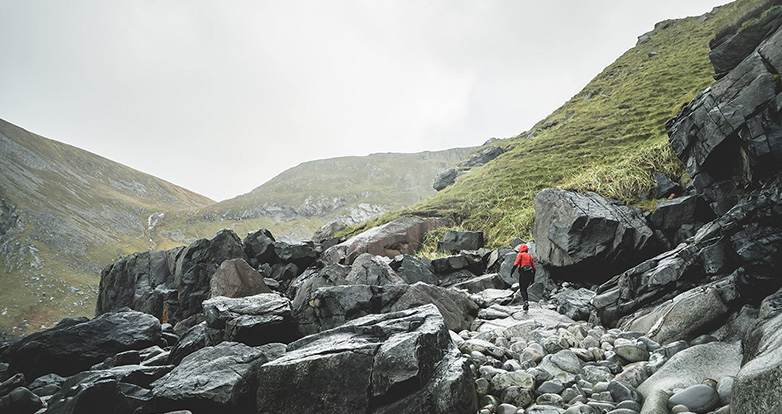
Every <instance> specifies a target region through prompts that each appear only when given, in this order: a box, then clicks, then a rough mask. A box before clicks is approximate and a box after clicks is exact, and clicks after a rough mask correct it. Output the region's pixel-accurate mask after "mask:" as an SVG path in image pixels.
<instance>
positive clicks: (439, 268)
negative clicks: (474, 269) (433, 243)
mask: <svg viewBox="0 0 782 414" xmlns="http://www.w3.org/2000/svg"><path fill="white" fill-rule="evenodd" d="M469 265H470V263H469V262H468V261H467V258H466V257H465V256H463V255H460V254H457V255H453V256H446V257H440V258H437V259H434V260H432V267H433V268H434V272H435V273H436V274H438V275H447V274H448V273H453V272H456V271H458V270H462V269H466V268H467V267H468V266H469Z"/></svg>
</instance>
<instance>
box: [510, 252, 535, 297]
mask: <svg viewBox="0 0 782 414" xmlns="http://www.w3.org/2000/svg"><path fill="white" fill-rule="evenodd" d="M528 252H529V248H528V247H527V245H526V244H521V245H519V254H518V256H516V261H515V262H514V263H513V269H512V270H511V271H510V274H511V276H513V272H515V271H516V270H517V269H518V270H519V290H520V291H521V298H522V299H524V310H525V311H526V310H529V295H527V287H529V285H530V284H532V280H533V279H535V270H536V269H535V260H534V259H533V258H532V255H531V254H529V253H528Z"/></svg>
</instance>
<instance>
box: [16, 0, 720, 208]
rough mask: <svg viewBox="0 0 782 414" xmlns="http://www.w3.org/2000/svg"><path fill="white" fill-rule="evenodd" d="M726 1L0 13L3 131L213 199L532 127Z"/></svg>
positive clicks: (488, 0)
mask: <svg viewBox="0 0 782 414" xmlns="http://www.w3.org/2000/svg"><path fill="white" fill-rule="evenodd" d="M725 3H727V1H724V0H686V1H683V0H654V1H651V0H643V1H634V0H538V1H525V0H514V1H492V0H474V1H461V0H425V1H424V0H410V1H407V0H404V1H397V0H382V1H381V0H367V1H341V0H329V1H321V0H311V1H309V0H308V1H291V0H284V1H282V0H280V1H233V0H232V1H194V0H155V1H151V0H149V1H105V0H93V1H81V0H69V1H56V0H51V1H39V0H13V1H9V0H0V118H3V119H5V120H7V121H9V122H11V123H14V124H16V125H19V126H21V127H22V128H25V129H27V130H29V131H32V132H35V133H37V134H40V135H43V136H45V137H47V138H52V139H55V140H58V141H62V142H66V143H69V144H71V145H75V146H77V147H80V148H83V149H86V150H88V151H91V152H94V153H96V154H99V155H102V156H104V157H107V158H110V159H112V160H114V161H118V162H121V163H123V164H125V165H128V166H131V167H133V168H135V169H138V170H141V171H144V172H147V173H150V174H153V175H155V176H157V177H160V178H163V179H165V180H168V181H171V182H173V183H175V184H178V185H181V186H183V187H186V188H188V189H190V190H193V191H195V192H198V193H200V194H203V195H205V196H208V197H210V198H212V199H214V200H217V201H219V200H224V199H227V198H231V197H234V196H236V195H239V194H242V193H246V192H248V191H250V190H252V189H253V188H255V187H257V186H259V185H261V184H262V183H264V182H265V181H267V180H269V179H270V178H272V177H273V176H275V175H277V174H279V173H280V172H282V171H284V170H286V169H288V168H290V167H293V166H295V165H297V164H299V163H301V162H304V161H309V160H314V159H323V158H331V157H338V156H345V155H367V154H370V153H375V152H419V151H425V150H440V149H446V148H453V147H463V146H476V145H480V144H482V143H483V142H484V141H486V140H487V139H489V138H491V137H500V138H505V137H510V136H515V135H517V134H518V133H520V132H522V131H525V130H527V129H529V128H530V127H531V126H532V125H533V124H534V123H535V122H537V121H539V120H540V119H542V118H544V117H546V116H547V115H548V114H549V113H551V112H552V111H553V110H554V109H556V108H557V107H559V106H560V105H561V104H563V103H564V102H565V101H566V100H568V99H570V98H571V97H572V96H573V95H575V94H576V93H578V92H579V91H580V90H581V89H582V88H583V87H584V86H585V85H586V84H587V83H588V82H589V81H590V80H591V79H592V78H593V77H594V76H595V75H597V74H598V73H600V71H601V70H602V69H603V68H604V67H606V66H608V65H609V64H610V63H611V62H613V61H614V60H615V59H616V58H617V57H619V56H620V55H621V54H622V53H624V52H625V51H626V50H628V49H630V48H631V47H633V46H634V45H635V42H636V40H637V37H638V36H639V35H641V34H643V33H645V32H647V31H649V30H652V28H653V27H654V23H656V22H658V21H661V20H664V19H668V18H679V17H685V16H693V15H701V14H703V13H705V12H708V11H710V10H711V9H712V8H713V7H714V6H717V5H720V4H725Z"/></svg>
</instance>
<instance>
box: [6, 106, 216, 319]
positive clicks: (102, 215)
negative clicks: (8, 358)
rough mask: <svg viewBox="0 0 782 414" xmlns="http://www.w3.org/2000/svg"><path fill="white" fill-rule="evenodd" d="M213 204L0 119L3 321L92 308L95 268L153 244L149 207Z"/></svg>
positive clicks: (51, 316) (151, 209) (97, 271)
mask: <svg viewBox="0 0 782 414" xmlns="http://www.w3.org/2000/svg"><path fill="white" fill-rule="evenodd" d="M213 203H214V201H212V200H210V199H208V198H206V197H204V196H201V195H198V194H196V193H193V192H192V191H188V190H186V189H184V188H181V187H178V186H176V185H173V184H171V183H168V182H166V181H163V180H161V179H158V178H155V177H153V176H151V175H149V174H144V173H142V172H139V171H136V170H134V169H132V168H129V167H126V166H124V165H121V164H118V163H116V162H113V161H111V160H108V159H106V158H103V157H100V156H98V155H95V154H92V153H89V152H87V151H84V150H81V149H78V148H76V147H73V146H70V145H67V144H63V143H60V142H57V141H53V140H50V139H46V138H43V137H41V136H39V135H36V134H33V133H30V132H28V131H26V130H24V129H22V128H20V127H17V126H15V125H13V124H10V123H8V122H6V121H3V120H0V256H1V257H2V259H1V261H0V278H2V279H0V280H2V288H1V289H0V326H2V327H8V326H17V325H25V323H24V320H27V322H28V325H29V326H31V327H32V328H35V329H37V328H39V327H40V325H41V324H44V323H47V321H48V322H51V321H52V320H57V319H58V318H59V317H62V316H65V315H71V314H74V315H75V314H78V315H83V314H89V313H91V312H92V309H93V308H94V300H93V296H92V295H91V294H90V293H89V292H88V290H89V289H90V288H92V287H94V286H95V285H96V284H97V282H98V276H99V274H100V269H101V268H102V267H103V266H105V265H106V264H107V263H109V262H110V261H111V260H113V259H114V258H116V257H117V256H118V255H121V254H125V253H128V252H131V251H137V250H146V249H149V248H150V247H151V246H152V243H151V242H150V240H149V234H148V230H147V225H148V218H149V216H150V215H151V214H152V213H154V212H156V211H160V210H163V209H165V210H175V209H195V208H198V207H203V206H207V205H209V204H213ZM71 288H73V289H71ZM86 298H89V300H86Z"/></svg>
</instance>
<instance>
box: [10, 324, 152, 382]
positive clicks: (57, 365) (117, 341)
mask: <svg viewBox="0 0 782 414" xmlns="http://www.w3.org/2000/svg"><path fill="white" fill-rule="evenodd" d="M160 339H161V330H160V322H159V321H158V320H157V319H155V317H153V316H151V315H148V314H146V313H141V312H136V311H126V312H117V313H106V314H103V315H101V316H98V317H96V318H95V319H92V320H90V321H87V322H81V323H74V324H62V325H58V326H56V327H54V328H51V329H48V330H45V331H41V332H36V333H34V334H31V335H28V336H26V337H25V338H23V339H21V340H20V341H18V342H16V343H14V344H13V345H12V346H11V347H9V348H8V349H7V350H6V351H5V353H4V354H3V359H4V360H6V361H8V362H9V363H10V367H11V369H12V370H14V371H17V372H22V373H24V374H25V377H27V378H37V377H39V376H41V375H44V374H48V373H56V374H59V375H63V376H68V375H73V374H76V373H78V372H80V371H84V370H86V369H89V368H90V367H91V366H92V365H95V364H97V363H99V362H102V361H103V360H104V359H106V358H107V357H110V356H112V355H115V354H117V353H120V352H123V351H128V350H132V349H143V348H146V347H149V346H151V345H154V344H157V343H158V342H160Z"/></svg>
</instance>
